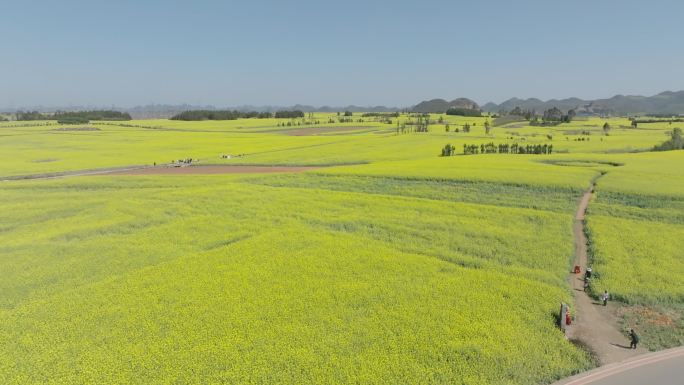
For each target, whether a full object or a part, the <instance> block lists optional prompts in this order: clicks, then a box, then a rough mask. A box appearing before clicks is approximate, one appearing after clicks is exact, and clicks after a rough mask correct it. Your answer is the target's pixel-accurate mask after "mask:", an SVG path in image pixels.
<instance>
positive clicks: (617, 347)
mask: <svg viewBox="0 0 684 385" xmlns="http://www.w3.org/2000/svg"><path fill="white" fill-rule="evenodd" d="M593 193H594V184H593V183H592V185H591V187H590V188H589V190H588V191H587V192H585V193H584V195H583V196H582V199H581V200H580V203H579V205H578V207H577V212H576V214H575V224H574V233H575V265H579V266H580V268H581V273H580V274H576V275H575V274H571V275H570V277H569V279H570V285H571V287H572V288H573V292H574V293H575V320H573V324H572V325H570V326H569V327H568V330H567V336H568V338H569V339H571V340H579V341H581V342H582V343H584V344H585V345H586V346H588V347H589V349H590V350H591V351H592V353H594V354H595V355H596V357H597V358H598V360H599V364H600V365H607V364H611V363H614V362H619V361H623V360H625V359H628V358H631V357H635V356H637V355H639V354H644V353H646V352H647V350H646V349H644V348H639V349H634V350H632V349H629V339H628V338H627V337H626V336H625V335H623V334H622V333H621V332H620V330H619V329H618V327H617V322H616V319H615V318H614V317H613V316H612V312H611V310H610V309H611V307H612V306H609V307H604V306H602V304H601V303H600V302H598V301H595V300H594V299H592V298H591V297H589V295H587V293H585V292H584V280H583V277H584V272H585V271H586V268H587V237H586V235H585V233H584V227H585V220H584V217H585V214H586V212H587V207H588V206H589V202H590V201H591V198H592V195H593Z"/></svg>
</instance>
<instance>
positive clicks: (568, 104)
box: [482, 91, 684, 115]
mask: <svg viewBox="0 0 684 385" xmlns="http://www.w3.org/2000/svg"><path fill="white" fill-rule="evenodd" d="M515 107H520V108H521V109H524V110H536V111H537V112H542V111H544V110H547V109H549V108H553V107H557V108H559V109H561V110H563V111H568V110H573V109H574V110H575V111H576V112H577V113H579V114H582V113H584V114H599V115H644V114H667V115H680V114H684V91H678V92H672V91H665V92H661V93H659V94H657V95H653V96H635V95H615V96H613V97H612V98H609V99H596V100H582V99H578V98H568V99H560V100H558V99H551V100H547V101H542V100H539V99H534V98H532V99H524V100H523V99H518V98H512V99H509V100H506V101H505V102H503V103H501V104H498V105H497V104H495V103H487V104H485V105H484V106H482V110H483V111H487V112H498V111H501V110H506V111H510V110H512V109H514V108H515Z"/></svg>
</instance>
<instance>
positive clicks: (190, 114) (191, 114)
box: [170, 110, 304, 121]
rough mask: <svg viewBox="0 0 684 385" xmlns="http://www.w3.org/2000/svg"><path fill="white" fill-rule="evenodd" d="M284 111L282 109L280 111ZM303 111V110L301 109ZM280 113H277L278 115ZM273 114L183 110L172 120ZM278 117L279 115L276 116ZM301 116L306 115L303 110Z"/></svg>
mask: <svg viewBox="0 0 684 385" xmlns="http://www.w3.org/2000/svg"><path fill="white" fill-rule="evenodd" d="M279 112H282V111H279ZM300 112H301V111H300ZM277 114H278V113H276V115H277ZM272 117H273V114H271V113H270V112H256V111H248V112H244V111H220V110H192V111H183V112H181V113H179V114H176V115H174V116H172V117H171V118H170V119H171V120H186V121H200V120H236V119H241V118H243V119H248V118H258V119H269V118H272ZM276 117H278V116H276ZM301 117H304V113H303V112H302V114H301Z"/></svg>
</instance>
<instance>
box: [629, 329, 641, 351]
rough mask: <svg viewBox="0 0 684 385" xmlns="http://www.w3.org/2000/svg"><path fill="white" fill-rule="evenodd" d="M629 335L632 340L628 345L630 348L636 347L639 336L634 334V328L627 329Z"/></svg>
mask: <svg viewBox="0 0 684 385" xmlns="http://www.w3.org/2000/svg"><path fill="white" fill-rule="evenodd" d="M629 337H630V338H631V339H632V342H631V343H630V344H629V347H630V348H631V349H636V348H637V344H638V343H639V336H638V335H637V334H636V332H635V331H634V329H630V331H629Z"/></svg>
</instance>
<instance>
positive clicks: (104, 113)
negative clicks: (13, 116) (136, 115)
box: [17, 110, 132, 124]
mask: <svg viewBox="0 0 684 385" xmlns="http://www.w3.org/2000/svg"><path fill="white" fill-rule="evenodd" d="M131 119H132V118H131V115H129V114H128V113H127V112H120V111H113V110H93V111H70V112H66V111H57V112H55V113H54V114H42V113H40V112H38V111H28V112H23V111H19V112H17V120H19V121H32V120H56V121H57V122H58V123H61V124H81V123H88V122H89V121H91V120H117V121H124V120H131Z"/></svg>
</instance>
